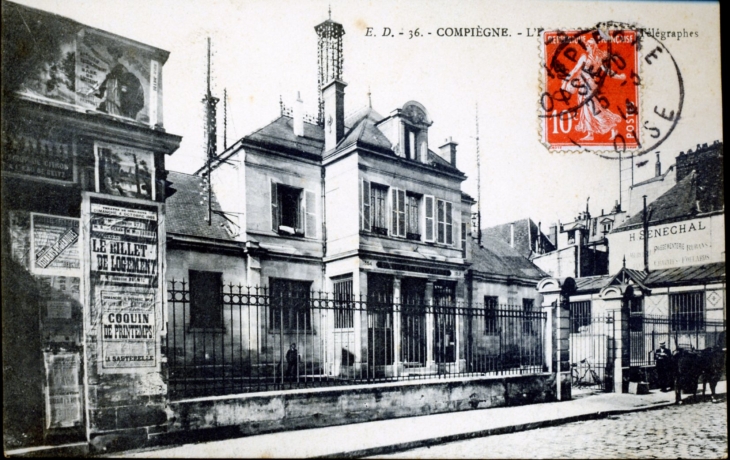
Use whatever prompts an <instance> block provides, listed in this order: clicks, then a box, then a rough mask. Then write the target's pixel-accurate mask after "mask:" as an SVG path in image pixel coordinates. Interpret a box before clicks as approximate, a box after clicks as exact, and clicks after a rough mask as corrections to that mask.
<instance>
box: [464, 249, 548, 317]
mask: <svg viewBox="0 0 730 460" xmlns="http://www.w3.org/2000/svg"><path fill="white" fill-rule="evenodd" d="M472 243H473V244H472V257H471V260H470V262H471V265H470V266H469V269H468V270H467V272H466V280H467V281H466V282H467V284H468V286H469V291H470V293H471V300H472V301H473V302H476V303H484V304H485V305H493V306H498V305H502V306H510V307H514V306H523V307H524V308H527V309H532V308H533V307H535V308H537V307H539V306H540V305H541V301H540V300H539V298H538V294H537V291H536V290H535V286H536V285H537V282H538V281H540V280H541V279H542V278H544V277H545V276H547V273H545V272H544V271H542V270H541V269H540V268H539V267H537V266H535V264H533V263H532V262H530V260H528V259H527V258H525V257H524V256H523V255H522V254H520V252H519V251H518V250H517V249H515V248H513V247H511V246H510V245H509V244H507V243H505V242H504V241H502V240H501V239H500V238H496V237H493V236H483V237H482V246H481V247H479V246H477V244H476V242H475V241H472Z"/></svg>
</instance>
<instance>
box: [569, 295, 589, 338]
mask: <svg viewBox="0 0 730 460" xmlns="http://www.w3.org/2000/svg"><path fill="white" fill-rule="evenodd" d="M591 310H592V308H591V301H590V300H584V301H581V302H570V333H571V334H577V333H579V332H581V328H582V327H585V326H589V325H590V324H591V314H592V311H591Z"/></svg>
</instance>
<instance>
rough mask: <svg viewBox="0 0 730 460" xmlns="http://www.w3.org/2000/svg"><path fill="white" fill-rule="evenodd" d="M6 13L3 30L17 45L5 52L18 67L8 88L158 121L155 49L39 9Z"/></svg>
mask: <svg viewBox="0 0 730 460" xmlns="http://www.w3.org/2000/svg"><path fill="white" fill-rule="evenodd" d="M4 12H5V10H4ZM8 13H9V14H8V15H7V17H4V18H3V28H4V29H7V32H5V33H4V36H7V37H8V38H9V39H10V40H9V41H10V42H12V43H13V44H17V46H16V47H13V48H8V49H7V52H8V56H9V57H12V59H13V64H14V66H15V67H16V68H18V69H19V70H21V71H20V72H17V73H14V74H11V77H12V78H11V81H8V82H7V88H8V89H10V90H11V91H14V92H16V93H17V94H19V95H21V96H23V97H25V98H26V99H30V100H33V101H35V102H40V103H43V104H52V105H64V106H70V107H75V108H76V109H80V110H82V111H92V112H99V113H104V114H107V115H110V116H113V117H119V118H123V119H126V120H133V121H136V122H140V123H144V124H146V125H148V126H151V127H154V126H155V125H156V124H157V123H160V122H161V118H162V117H161V113H160V109H159V102H160V101H161V91H162V87H161V81H162V78H161V68H162V66H161V58H162V57H161V56H160V52H158V51H157V50H155V49H152V48H149V47H147V46H143V45H140V44H135V43H134V42H130V41H129V40H125V39H123V38H121V37H118V36H114V35H112V34H109V33H105V32H102V31H100V30H97V29H93V28H91V27H87V26H83V25H81V24H78V23H76V22H74V21H69V20H66V19H65V18H61V17H58V16H55V15H51V14H48V13H46V12H43V11H38V10H32V9H23V10H22V11H20V9H16V8H12V9H9V10H8ZM5 52H6V49H5V48H3V54H5ZM4 86H5V85H4ZM158 114H159V115H160V116H159V117H158Z"/></svg>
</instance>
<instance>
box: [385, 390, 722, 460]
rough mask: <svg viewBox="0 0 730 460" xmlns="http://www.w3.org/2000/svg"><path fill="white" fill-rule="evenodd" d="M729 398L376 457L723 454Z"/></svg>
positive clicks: (583, 456) (592, 456) (671, 456)
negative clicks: (715, 401) (727, 399)
mask: <svg viewBox="0 0 730 460" xmlns="http://www.w3.org/2000/svg"><path fill="white" fill-rule="evenodd" d="M727 455H728V435H727V401H726V400H725V399H724V398H723V400H722V401H721V402H718V403H714V404H713V403H712V402H709V401H703V402H698V403H695V404H685V405H682V406H671V407H667V408H664V409H660V410H650V411H644V412H634V413H630V414H624V415H618V416H611V417H609V418H605V419H600V420H590V421H585V422H577V423H571V424H567V425H561V426H556V427H551V428H542V429H537V430H530V431H523V432H520V433H512V434H505V435H497V436H488V437H484V438H478V439H472V440H468V441H459V442H453V443H449V444H443V445H439V446H434V447H430V448H421V449H414V450H409V451H407V452H401V453H398V454H393V455H387V456H381V457H376V458H727Z"/></svg>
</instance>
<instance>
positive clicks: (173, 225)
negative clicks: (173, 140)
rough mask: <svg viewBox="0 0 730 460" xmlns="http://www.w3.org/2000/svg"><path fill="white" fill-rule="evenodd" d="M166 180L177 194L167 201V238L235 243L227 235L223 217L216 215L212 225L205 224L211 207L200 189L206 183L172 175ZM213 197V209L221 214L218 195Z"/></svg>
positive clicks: (192, 177)
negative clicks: (178, 236)
mask: <svg viewBox="0 0 730 460" xmlns="http://www.w3.org/2000/svg"><path fill="white" fill-rule="evenodd" d="M167 180H168V181H170V182H172V188H174V189H175V190H176V192H175V193H174V194H173V195H172V196H170V197H168V198H167V200H166V201H165V207H166V211H167V222H166V224H167V233H168V234H169V233H175V234H179V235H185V236H192V237H198V238H212V239H216V240H228V241H232V238H231V237H230V235H229V234H228V232H227V231H226V228H225V227H226V225H227V223H228V222H227V221H226V220H225V218H224V217H222V216H220V215H217V214H215V213H213V216H212V217H213V218H212V222H211V225H208V222H207V221H206V220H205V219H206V218H207V217H208V203H207V202H206V201H205V200H204V199H203V197H204V195H205V197H207V193H205V192H203V191H204V189H203V187H202V186H201V184H202V183H203V182H204V179H203V178H202V177H200V176H193V175H191V174H185V173H181V172H175V171H169V172H168V174H167ZM201 192H202V193H201ZM212 197H213V201H212V203H213V209H216V210H220V209H221V207H220V205H219V204H218V199H217V198H216V196H215V194H213V195H212ZM201 202H202V204H201Z"/></svg>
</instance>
